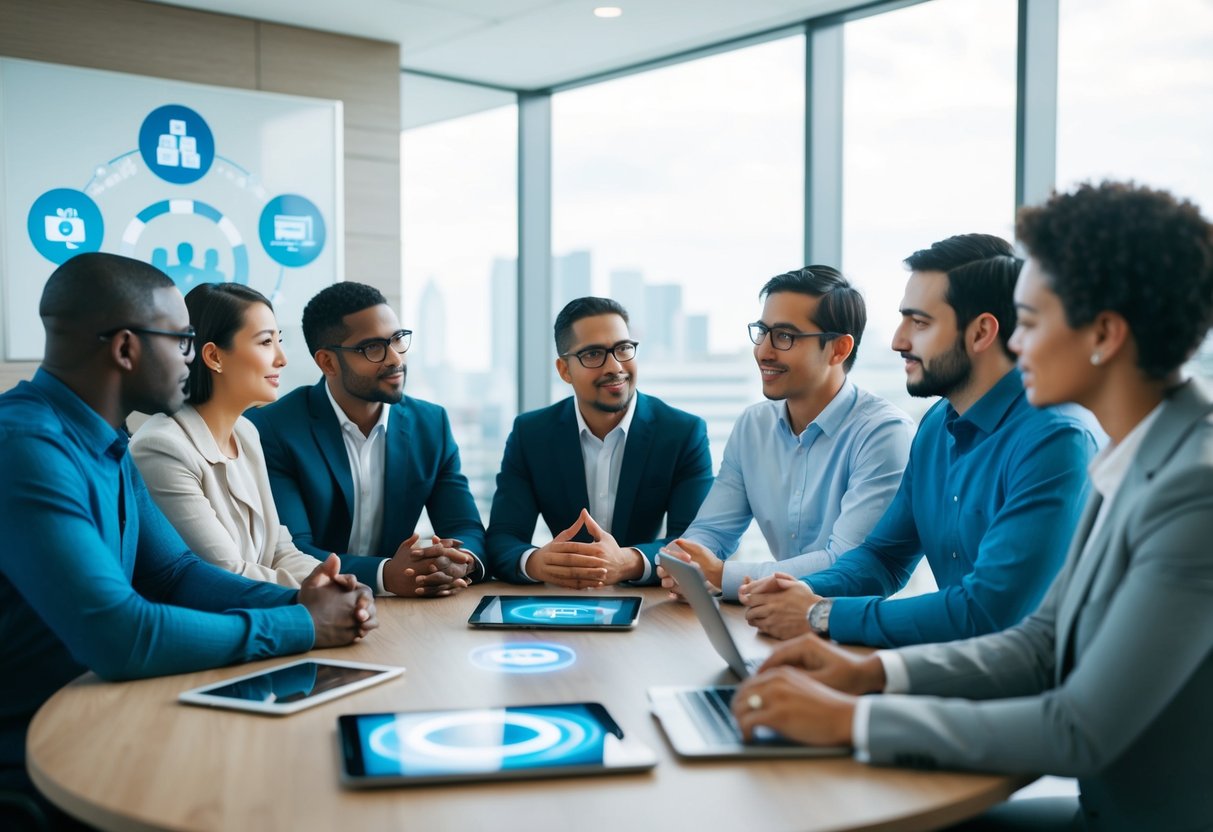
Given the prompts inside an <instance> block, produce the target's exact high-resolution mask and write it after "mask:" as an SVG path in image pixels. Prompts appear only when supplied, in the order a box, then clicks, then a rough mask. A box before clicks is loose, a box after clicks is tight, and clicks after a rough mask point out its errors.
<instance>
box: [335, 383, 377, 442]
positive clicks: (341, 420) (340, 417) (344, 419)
mask: <svg viewBox="0 0 1213 832" xmlns="http://www.w3.org/2000/svg"><path fill="white" fill-rule="evenodd" d="M324 395H326V396H328V397H329V404H331V405H332V406H333V412H334V413H336V414H337V424H338V425H340V426H341V430H342V432H343V433H344V432H346V431H347V430H349V428H347V427H346V425H349V426H350V427H351V428H353V429H354V430H355V431H357V432H358V435H359V436H362V428H360V427H358V426H357V425H356V424H354V421H353V420H352V419H350V417H349V416H346V415H345V411H344V410H342V409H341V405H339V404H337V400H336V399H334V398H333V391H332V390H330V389H329V385H328V382H327V381H326V382H325V383H324ZM391 413H392V408H391V406H390V405H389V404H388V403H387V402H384V403H383V406H382V407H380V408H379V418H378V420H376V422H375V424H374V426H373V427H371V432H370V433H368V434H367V435H366V438H367V439H370V438H371V437H372V436H374V435H375V431H376V430H378V429H379V428H383V430H384V432H386V431H387V420H388V416H390V415H391Z"/></svg>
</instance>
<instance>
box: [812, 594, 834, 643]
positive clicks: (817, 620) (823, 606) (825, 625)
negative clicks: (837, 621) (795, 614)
mask: <svg viewBox="0 0 1213 832" xmlns="http://www.w3.org/2000/svg"><path fill="white" fill-rule="evenodd" d="M831 606H833V605H832V604H831V603H830V601H829V600H827V599H822V600H820V601H818V602H817V603H815V604H814V605H813V607H812V609H810V610H809V629H811V630H812V631H813V632H815V633H817V634H818V635H822V636H824V635H826V634H827V633H828V632H829V631H830V607H831Z"/></svg>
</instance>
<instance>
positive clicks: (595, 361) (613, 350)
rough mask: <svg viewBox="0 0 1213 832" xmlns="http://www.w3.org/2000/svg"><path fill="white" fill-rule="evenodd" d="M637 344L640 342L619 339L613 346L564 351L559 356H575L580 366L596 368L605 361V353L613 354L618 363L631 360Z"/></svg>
mask: <svg viewBox="0 0 1213 832" xmlns="http://www.w3.org/2000/svg"><path fill="white" fill-rule="evenodd" d="M639 346H640V344H639V342H637V341H620V342H619V343H618V344H616V345H615V346H613V347H588V348H587V349H584V350H580V351H578V352H566V353H564V354H563V355H561V356H560V357H561V358H569V357H572V358H576V359H577V361H578V362H579V363H580V364H581V366H582V367H585V368H586V369H587V370H597V369H598V368H599V367H601V366H602V365H603V364H605V363H606V357H607V355H613V356H615V360H616V361H618V362H619V363H620V364H622V363H623V362H625V361H631V360H632V359H633V358H635V357H636V348H637V347H639Z"/></svg>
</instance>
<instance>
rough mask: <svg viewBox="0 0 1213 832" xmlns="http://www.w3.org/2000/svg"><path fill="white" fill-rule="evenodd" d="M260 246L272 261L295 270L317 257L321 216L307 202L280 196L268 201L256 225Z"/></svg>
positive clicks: (321, 242)
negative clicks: (259, 236) (259, 235)
mask: <svg viewBox="0 0 1213 832" xmlns="http://www.w3.org/2000/svg"><path fill="white" fill-rule="evenodd" d="M258 231H259V232H260V234H261V245H262V246H263V247H264V248H265V253H266V254H268V255H269V256H270V257H271V258H273V259H274V261H275V262H278V263H281V264H282V265H284V266H289V267H291V268H294V269H297V268H299V267H300V266H306V265H307V264H308V263H310V262H312V261H313V260H315V259H316V258H317V257H319V256H320V252H321V250H322V249H323V248H324V217H322V216H321V215H320V209H319V208H317V207H316V205H315V203H313V202H312V201H311V200H310V199H308V198H306V197H302V196H297V195H296V194H282V195H281V196H276V197H274V198H273V199H271V200H270V201H269V204H268V205H266V206H265V208H264V209H263V210H262V212H261V222H260V223H259V224H258Z"/></svg>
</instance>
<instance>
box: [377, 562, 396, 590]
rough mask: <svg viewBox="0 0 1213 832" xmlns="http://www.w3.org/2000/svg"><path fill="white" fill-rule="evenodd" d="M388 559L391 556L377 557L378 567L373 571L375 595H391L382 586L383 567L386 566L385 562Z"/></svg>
mask: <svg viewBox="0 0 1213 832" xmlns="http://www.w3.org/2000/svg"><path fill="white" fill-rule="evenodd" d="M389 560H391V558H380V559H379V569H378V570H377V571H376V572H375V594H376V595H391V594H392V593H390V592H388V591H387V590H386V589H384V588H383V567H385V566H387V562H388V561H389Z"/></svg>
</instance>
